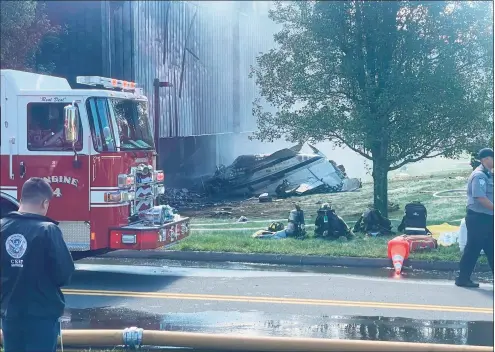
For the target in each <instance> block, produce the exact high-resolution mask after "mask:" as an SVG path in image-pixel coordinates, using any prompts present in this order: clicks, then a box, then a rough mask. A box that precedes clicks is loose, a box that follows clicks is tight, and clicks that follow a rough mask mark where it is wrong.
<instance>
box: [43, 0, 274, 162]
mask: <svg viewBox="0 0 495 352" xmlns="http://www.w3.org/2000/svg"><path fill="white" fill-rule="evenodd" d="M267 5H269V3H268V2H256V1H244V2H241V1H238V2H235V1H222V2H208V1H101V2H94V1H49V2H47V12H48V17H49V19H50V20H52V21H53V22H54V23H58V24H62V25H64V24H65V25H67V28H68V33H67V35H64V36H63V37H62V43H61V45H60V48H59V50H58V51H57V52H50V53H44V56H48V57H45V59H47V60H48V61H50V60H51V61H54V62H55V66H56V71H55V72H54V74H56V75H60V76H63V77H67V78H68V79H69V81H70V83H71V84H75V77H76V76H77V75H98V76H105V77H112V78H118V79H124V80H130V81H134V82H136V83H137V85H138V86H139V87H143V88H144V92H145V95H146V96H147V97H148V99H149V103H150V112H149V113H150V117H151V118H150V120H151V123H153V118H152V117H153V116H154V110H155V106H154V103H155V99H154V96H153V94H154V89H153V88H154V87H153V81H154V80H155V79H159V80H160V81H167V82H169V83H170V84H171V87H167V88H160V90H159V92H160V99H159V101H160V115H161V116H160V126H159V132H160V137H161V138H162V140H161V142H160V146H161V147H160V150H162V151H163V152H162V153H161V155H160V159H161V160H162V163H164V164H166V165H167V168H175V165H178V164H183V163H184V161H185V160H187V159H188V158H190V159H191V158H193V157H194V158H193V159H194V160H197V161H194V163H196V164H198V163H202V164H204V168H205V169H208V168H210V169H211V168H212V167H213V166H214V164H216V163H218V162H219V148H222V147H223V148H225V147H227V144H228V143H231V144H232V143H234V142H235V141H234V140H233V138H232V137H227V136H225V134H232V136H235V135H237V134H238V133H243V132H250V131H253V130H254V129H255V128H256V121H255V119H254V117H253V116H252V102H253V100H254V99H255V97H256V95H257V88H256V85H255V82H254V79H250V78H249V77H248V76H249V72H250V69H251V66H252V65H255V64H256V56H257V55H259V53H260V52H265V51H267V50H269V49H270V48H271V47H273V39H272V38H273V35H272V34H273V29H274V28H275V25H274V24H273V23H272V22H271V21H270V20H269V19H268V17H267V7H268V6H267ZM260 7H264V8H263V9H261V10H260ZM153 127H154V126H153ZM222 136H225V137H222ZM234 139H235V138H234ZM162 144H164V146H165V147H162Z"/></svg>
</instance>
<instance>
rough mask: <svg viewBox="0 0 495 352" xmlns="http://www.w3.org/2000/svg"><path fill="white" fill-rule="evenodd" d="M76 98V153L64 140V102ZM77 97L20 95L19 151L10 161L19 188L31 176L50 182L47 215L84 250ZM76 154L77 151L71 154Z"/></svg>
mask: <svg viewBox="0 0 495 352" xmlns="http://www.w3.org/2000/svg"><path fill="white" fill-rule="evenodd" d="M72 101H75V102H76V104H75V105H76V107H77V108H78V111H79V116H80V119H79V120H80V121H81V123H80V126H79V130H80V132H79V138H78V142H76V144H75V152H74V149H73V146H72V144H71V143H67V142H66V141H65V135H64V133H65V131H64V107H65V106H67V105H69V104H70V103H71V102H72ZM78 101H82V99H79V100H78V98H74V97H71V96H36V97H34V96H33V97H20V98H19V101H18V110H19V112H20V114H19V120H18V121H19V122H18V123H19V131H23V132H22V133H19V134H20V135H19V137H18V139H19V143H18V148H19V156H18V159H17V161H16V164H15V165H14V169H15V171H16V179H17V182H18V187H22V184H23V183H24V182H25V181H26V180H27V179H29V178H30V177H43V178H45V179H46V180H47V181H49V182H50V184H51V186H52V189H53V193H54V197H53V199H52V201H51V202H50V208H49V210H48V214H47V215H48V216H49V217H51V218H53V219H54V220H57V221H59V222H60V227H61V229H62V232H63V233H64V238H65V240H66V242H67V245H68V246H69V248H70V249H71V250H89V245H90V231H89V226H88V225H87V224H88V221H89V204H90V203H89V192H90V191H89V190H90V187H89V170H90V168H89V147H90V146H89V144H88V142H89V138H88V136H89V126H88V124H87V118H86V114H85V109H84V108H83V107H84V105H81V104H80V103H78ZM75 154H77V155H75Z"/></svg>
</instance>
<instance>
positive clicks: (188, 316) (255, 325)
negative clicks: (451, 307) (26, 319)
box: [64, 306, 493, 346]
mask: <svg viewBox="0 0 495 352" xmlns="http://www.w3.org/2000/svg"><path fill="white" fill-rule="evenodd" d="M147 310H153V307H152V306H150V307H147ZM66 314H67V315H68V316H70V318H71V321H70V322H68V323H65V327H64V328H68V329H123V328H126V327H130V326H137V327H140V328H143V329H149V330H166V331H184V332H202V333H212V334H235V335H238V334H242V335H251V336H282V337H312V338H328V339H353V340H378V341H402V342H422V343H437V344H454V345H478V346H493V322H491V321H490V322H489V321H456V320H416V319H407V318H385V317H380V316H307V315H294V314H267V313H264V312H260V311H249V312H235V311H233V312H232V311H231V312H228V311H206V312H197V313H172V314H165V315H158V314H151V313H146V312H143V311H134V310H129V309H126V308H105V307H100V308H90V309H69V310H68V311H67V313H66Z"/></svg>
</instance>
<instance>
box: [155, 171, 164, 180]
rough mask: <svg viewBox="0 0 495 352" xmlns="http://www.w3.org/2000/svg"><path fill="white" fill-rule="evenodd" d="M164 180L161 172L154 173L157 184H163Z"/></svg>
mask: <svg viewBox="0 0 495 352" xmlns="http://www.w3.org/2000/svg"><path fill="white" fill-rule="evenodd" d="M164 179H165V175H164V173H163V172H157V173H156V180H157V181H158V182H163V180H164Z"/></svg>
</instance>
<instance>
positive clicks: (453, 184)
mask: <svg viewBox="0 0 495 352" xmlns="http://www.w3.org/2000/svg"><path fill="white" fill-rule="evenodd" d="M469 173H470V170H469V169H466V170H461V171H458V172H456V173H455V174H452V173H450V174H448V175H447V174H443V175H442V174H440V175H435V176H428V177H414V178H408V179H392V180H390V181H389V200H390V201H392V202H395V203H399V205H400V210H399V211H396V212H392V213H390V214H389V218H390V219H391V220H392V223H393V225H394V229H397V225H398V224H399V223H400V219H401V218H402V215H403V208H404V205H405V204H407V203H408V202H411V201H415V200H419V201H421V202H423V204H425V206H426V208H427V210H428V224H429V225H436V224H442V223H445V222H448V223H450V224H452V225H459V222H460V219H461V218H463V217H464V213H465V197H464V195H463V194H462V193H457V194H451V196H450V197H447V198H446V197H443V198H442V197H436V196H434V194H435V193H436V192H439V191H444V190H451V189H464V188H465V186H466V181H467V177H468V175H469ZM456 195H457V196H456ZM452 196H453V197H452ZM295 199H296V200H297V201H299V203H300V204H301V206H302V208H303V210H304V211H305V216H306V223H307V224H308V227H309V229H308V230H309V233H310V234H312V230H313V228H312V227H310V226H311V225H312V224H313V223H314V218H315V216H316V210H317V209H318V207H319V206H320V205H319V204H320V203H321V202H330V203H331V204H332V206H333V207H334V209H335V210H336V212H337V214H339V215H340V216H342V217H343V218H344V220H346V221H347V222H348V225H349V226H350V227H352V226H353V225H354V222H355V221H356V220H358V218H359V216H360V215H361V213H362V212H363V211H364V210H365V209H366V206H367V205H368V204H370V203H372V200H373V184H371V183H368V184H364V185H363V188H362V189H361V190H360V191H358V192H348V193H337V194H317V195H311V196H304V197H298V198H295ZM293 200H294V199H291V200H283V201H275V202H272V203H259V202H257V201H256V200H250V201H246V202H241V203H239V204H236V205H235V206H232V207H230V208H229V209H228V210H229V211H230V212H231V213H232V216H231V217H230V218H228V219H225V218H223V219H218V218H212V217H211V216H208V214H211V212H212V211H215V210H221V209H222V208H218V209H209V210H204V211H203V214H196V216H195V217H194V218H193V219H192V227H191V228H192V233H191V235H190V236H189V237H188V238H186V239H185V240H183V241H181V242H180V243H179V244H178V245H177V246H176V247H174V249H177V250H182V251H215V252H237V253H274V254H293V255H327V256H349V257H368V258H386V257H387V242H388V240H390V238H392V237H380V238H371V237H367V236H364V235H361V234H356V238H355V239H353V240H351V241H347V242H345V241H344V242H342V241H339V240H337V241H326V240H321V239H315V238H311V237H310V238H308V239H306V240H303V241H301V240H295V239H283V240H259V239H253V238H251V235H252V234H253V233H254V232H255V231H256V230H257V229H262V228H266V227H267V226H268V224H269V221H270V220H276V219H286V218H287V215H288V212H289V211H290V210H291V207H292V206H291V201H293ZM241 215H245V216H247V217H248V219H249V221H248V222H246V223H236V222H235V221H236V219H237V218H238V217H239V216H241ZM411 258H414V259H423V260H431V261H457V260H459V259H460V252H459V247H458V246H457V245H454V246H451V247H440V248H439V249H437V250H430V251H424V252H415V253H413V254H412V255H411ZM483 260H484V258H483Z"/></svg>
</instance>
